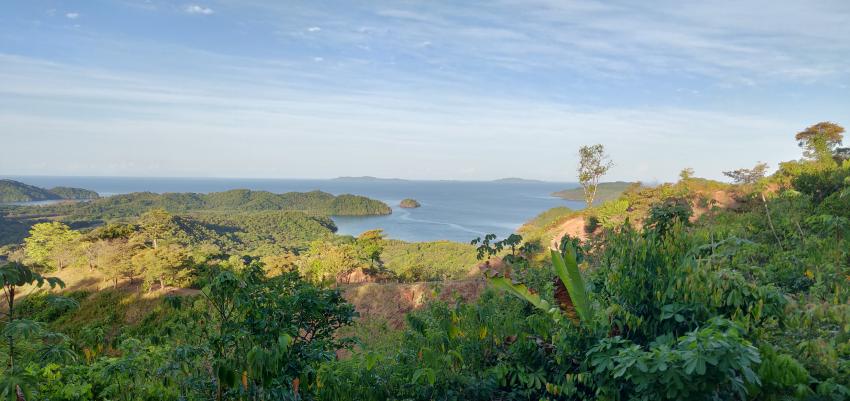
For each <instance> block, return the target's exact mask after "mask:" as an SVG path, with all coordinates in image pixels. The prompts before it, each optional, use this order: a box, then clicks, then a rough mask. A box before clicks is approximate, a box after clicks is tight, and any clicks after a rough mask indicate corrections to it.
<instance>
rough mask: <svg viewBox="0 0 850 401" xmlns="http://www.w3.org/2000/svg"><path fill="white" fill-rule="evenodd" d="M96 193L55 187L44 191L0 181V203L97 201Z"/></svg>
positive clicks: (13, 182) (18, 183)
mask: <svg viewBox="0 0 850 401" xmlns="http://www.w3.org/2000/svg"><path fill="white" fill-rule="evenodd" d="M98 198H100V195H98V193H97V192H94V191H89V190H87V189H82V188H70V187H55V188H51V189H45V188H40V187H36V186H34V185H29V184H24V183H22V182H19V181H14V180H0V203H11V202H36V201H47V200H63V199H68V200H89V199H98Z"/></svg>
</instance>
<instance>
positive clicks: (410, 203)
mask: <svg viewBox="0 0 850 401" xmlns="http://www.w3.org/2000/svg"><path fill="white" fill-rule="evenodd" d="M398 205H399V206H400V207H403V208H405V209H415V208H417V207H421V206H422V205H421V204H419V201H417V200H416V199H410V198H407V199H402V201H401V202H400V203H399V204H398Z"/></svg>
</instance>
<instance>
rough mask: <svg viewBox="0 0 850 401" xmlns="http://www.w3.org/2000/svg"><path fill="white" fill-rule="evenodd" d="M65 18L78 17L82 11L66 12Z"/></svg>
mask: <svg viewBox="0 0 850 401" xmlns="http://www.w3.org/2000/svg"><path fill="white" fill-rule="evenodd" d="M65 18H68V19H77V18H80V13H77V12H70V13H65Z"/></svg>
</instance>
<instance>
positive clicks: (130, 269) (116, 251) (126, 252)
mask: <svg viewBox="0 0 850 401" xmlns="http://www.w3.org/2000/svg"><path fill="white" fill-rule="evenodd" d="M91 248H92V249H94V253H95V266H96V267H97V269H98V270H100V271H101V272H103V274H104V276H105V278H106V279H107V280H110V281H112V286H113V287H118V280H119V279H121V278H125V277H126V278H129V279H130V282H132V281H133V277H134V276H135V274H136V269H135V268H134V266H133V264H132V263H131V259H130V255H131V253H132V251H133V249H132V247H131V246H130V245H129V244H127V241H126V240H122V239H118V240H111V241H109V240H99V241H97V242H95V243H93V244H92V247H91Z"/></svg>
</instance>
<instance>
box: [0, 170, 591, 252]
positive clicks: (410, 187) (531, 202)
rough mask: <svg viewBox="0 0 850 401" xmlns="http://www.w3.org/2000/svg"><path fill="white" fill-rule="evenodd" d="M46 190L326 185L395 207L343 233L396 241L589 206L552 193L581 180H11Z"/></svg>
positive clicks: (503, 229)
mask: <svg viewBox="0 0 850 401" xmlns="http://www.w3.org/2000/svg"><path fill="white" fill-rule="evenodd" d="M3 178H10V179H13V180H17V181H21V182H24V183H26V184H30V185H36V186H39V187H43V188H51V187H55V186H69V187H78V188H85V189H90V190H93V191H97V192H98V193H100V194H101V195H102V196H109V195H115V194H123V193H129V192H140V191H149V192H157V193H163V192H198V193H208V192H220V191H226V190H230V189H251V190H263V191H270V192H275V193H282V192H291V191H298V192H304V191H312V190H321V191H325V192H329V193H332V194H335V195H339V194H345V193H348V194H355V195H363V196H368V197H370V198H373V199H379V200H381V201H384V202H385V203H386V204H388V205H390V206H391V207H392V209H393V213H392V214H391V215H388V216H370V217H334V221H335V222H336V224H337V226H338V227H339V232H338V233H339V234H351V235H357V234H359V233H361V232H363V231H367V230H371V229H376V228H380V229H383V230H384V232H385V233H386V234H387V236H388V237H389V238H393V239H400V240H404V241H415V242H419V241H436V240H450V241H458V242H469V241H470V240H472V239H474V238H476V237H480V236H483V235H485V234H490V233H492V234H496V235H498V236H499V237H500V238H504V237H505V236H507V235H510V234H511V233H513V232H515V231H516V229H517V228H519V227H520V226H521V225H522V224H523V223H525V222H526V221H528V220H530V219H531V218H533V217H534V216H536V215H537V214H539V213H541V212H543V211H546V210H548V209H550V208H553V207H557V206H566V207H569V208H572V209H581V208H582V207H583V206H584V203H583V202H573V201H566V200H563V199H560V198H556V197H553V196H551V195H550V194H551V193H552V192H555V191H559V190H562V189H566V188H574V187H576V186H577V184H575V183H557V182H521V183H517V182H498V181H495V182H486V181H407V180H345V179H335V180H308V179H304V180H301V179H245V178H142V177H132V178H130V177H46V176H28V177H14V176H10V177H3ZM404 198H413V199H416V200H417V201H419V203H421V204H422V207H420V208H417V209H403V208H400V207H399V206H398V204H399V202H400V201H401V200H402V199H404Z"/></svg>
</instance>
